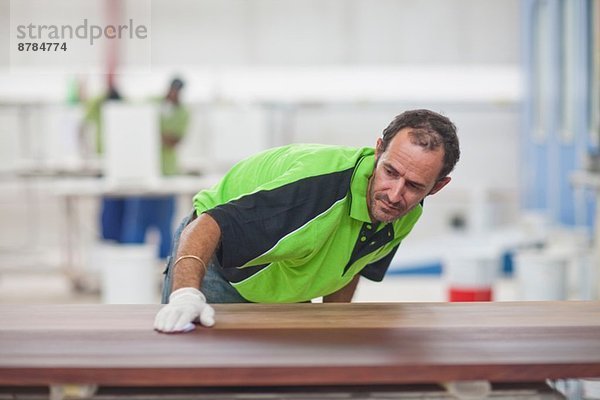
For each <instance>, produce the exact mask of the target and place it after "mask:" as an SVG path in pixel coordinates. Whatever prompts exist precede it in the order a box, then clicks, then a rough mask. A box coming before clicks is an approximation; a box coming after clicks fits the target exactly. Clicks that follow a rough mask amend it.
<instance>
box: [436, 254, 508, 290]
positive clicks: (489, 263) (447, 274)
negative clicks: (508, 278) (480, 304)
mask: <svg viewBox="0 0 600 400" xmlns="http://www.w3.org/2000/svg"><path fill="white" fill-rule="evenodd" d="M443 269H444V279H445V280H446V284H447V285H448V300H450V301H491V300H492V287H493V285H494V283H495V281H496V278H497V276H498V272H499V270H500V254H499V252H498V251H496V250H495V249H493V248H490V247H487V246H475V245H474V246H472V247H471V246H469V247H458V248H456V249H455V250H453V251H451V252H449V254H447V255H446V256H445V257H444V259H443Z"/></svg>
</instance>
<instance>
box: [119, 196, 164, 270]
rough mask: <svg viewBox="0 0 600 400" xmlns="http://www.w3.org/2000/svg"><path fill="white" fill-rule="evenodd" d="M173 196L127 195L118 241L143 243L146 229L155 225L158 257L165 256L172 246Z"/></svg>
mask: <svg viewBox="0 0 600 400" xmlns="http://www.w3.org/2000/svg"><path fill="white" fill-rule="evenodd" d="M175 201H176V199H175V196H158V197H128V198H126V199H125V200H123V202H124V204H125V209H124V213H123V216H122V221H123V222H122V224H123V226H122V228H121V237H120V243H144V241H145V238H146V231H147V230H148V229H149V228H151V227H155V228H157V229H158V232H159V233H160V245H159V247H158V257H159V258H167V257H168V256H169V252H170V250H171V248H172V247H173V246H172V242H171V240H172V238H173V231H172V228H171V224H172V221H173V215H174V214H175Z"/></svg>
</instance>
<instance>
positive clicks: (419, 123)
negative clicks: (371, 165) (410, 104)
mask: <svg viewBox="0 0 600 400" xmlns="http://www.w3.org/2000/svg"><path fill="white" fill-rule="evenodd" d="M404 128H412V131H411V132H410V135H411V138H412V140H413V142H414V143H417V144H418V145H419V146H422V147H424V148H427V149H429V150H435V149H437V148H438V147H440V146H442V145H443V146H444V165H443V166H442V170H441V171H440V175H439V176H438V179H441V178H443V177H445V176H447V175H448V174H449V173H450V172H451V171H452V170H453V169H454V166H455V165H456V163H457V162H458V159H459V158H460V146H459V143H458V136H456V126H455V125H454V124H453V123H452V121H450V119H448V118H447V117H445V116H443V115H441V114H438V113H436V112H433V111H430V110H409V111H405V112H403V113H402V114H400V115H397V116H396V117H395V118H394V120H393V121H392V122H391V123H390V124H389V125H388V126H387V128H385V129H384V130H383V137H382V142H383V143H382V146H381V148H380V149H379V151H381V152H384V151H385V150H386V149H387V147H388V145H389V144H390V142H391V141H392V139H393V138H394V136H396V134H397V133H398V132H399V131H401V130H402V129H404Z"/></svg>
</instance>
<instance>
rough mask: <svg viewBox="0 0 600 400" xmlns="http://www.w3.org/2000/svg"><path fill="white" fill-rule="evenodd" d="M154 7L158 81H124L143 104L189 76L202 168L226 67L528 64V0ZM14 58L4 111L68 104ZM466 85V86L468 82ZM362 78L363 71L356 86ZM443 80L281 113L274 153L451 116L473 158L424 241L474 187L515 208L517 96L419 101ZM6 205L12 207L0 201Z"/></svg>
mask: <svg viewBox="0 0 600 400" xmlns="http://www.w3.org/2000/svg"><path fill="white" fill-rule="evenodd" d="M17 1H18V0H17ZM78 4H79V5H81V4H84V3H78ZM128 5H129V6H135V1H133V0H130V1H128ZM151 5H152V26H151V29H152V69H153V74H150V75H143V76H142V75H122V76H119V77H118V78H119V81H120V82H121V84H122V88H123V92H124V94H125V96H126V97H128V98H138V99H139V98H141V97H144V96H146V95H149V94H152V95H157V94H162V92H163V91H164V89H165V86H166V83H167V78H168V77H169V75H170V74H171V73H173V72H182V73H183V75H184V76H186V77H189V78H190V79H189V80H188V86H187V87H186V89H185V96H186V100H188V102H191V103H192V104H191V108H192V110H193V115H192V126H191V129H190V134H189V137H188V138H187V139H186V145H187V146H186V148H185V150H184V151H183V153H184V154H183V156H184V157H183V158H184V160H188V161H190V160H191V161H192V162H193V161H194V157H195V156H197V155H201V156H202V155H205V154H206V149H207V148H210V145H211V141H210V138H207V135H210V134H218V132H211V129H213V127H214V124H212V122H211V110H210V108H211V107H212V106H214V105H215V104H218V105H219V106H225V107H227V106H230V105H231V102H232V99H231V98H227V97H226V96H225V97H223V93H222V92H220V90H221V89H223V87H224V86H223V84H224V83H223V81H221V77H222V76H225V75H224V74H225V73H226V72H227V70H228V69H232V68H233V69H236V71H237V72H238V73H240V72H241V74H242V75H243V73H244V71H250V70H256V69H257V68H258V69H260V68H266V69H268V68H270V67H278V68H280V69H281V70H282V71H283V73H285V70H286V69H296V70H298V69H301V68H304V67H308V68H311V69H312V70H313V71H316V72H317V73H318V72H319V70H321V71H324V70H325V69H327V68H329V67H333V68H340V69H344V68H346V69H347V70H348V71H360V69H361V68H363V67H364V68H372V69H373V70H374V71H376V70H377V69H385V68H389V69H392V70H394V69H398V68H400V69H402V68H405V67H406V68H409V69H410V68H412V69H413V70H415V71H419V70H424V69H426V68H435V67H440V66H445V65H451V66H453V68H454V69H455V70H456V69H458V70H460V69H462V68H465V69H468V68H470V67H473V66H481V65H484V66H487V67H490V68H492V69H493V68H494V67H495V66H508V68H513V69H517V68H518V63H519V35H520V30H519V20H520V15H519V1H518V0H503V1H497V0H378V1H373V0H153V1H152V2H151ZM56 12H57V13H59V12H61V11H60V10H56ZM9 15H10V13H9V0H0V48H5V49H7V48H8V46H9V22H10V21H9ZM8 54H9V53H8V51H4V52H0V103H2V101H3V100H4V101H8V102H10V101H11V100H14V99H16V100H18V102H39V101H44V102H51V103H52V102H62V101H63V99H64V98H65V94H66V88H67V76H59V75H55V76H44V75H31V76H25V79H21V78H23V76H21V78H18V77H17V76H15V75H11V74H9V73H8V72H7V67H8ZM99 67H102V66H99ZM125 67H126V66H125ZM363 72H364V70H363ZM352 76H353V75H352V74H351V73H349V74H348V79H350V80H352ZM464 76H466V77H467V79H468V77H469V76H470V75H469V74H464ZM489 76H490V79H489V80H488V81H486V82H484V83H483V84H481V85H479V86H478V87H479V88H480V89H481V91H482V92H485V91H486V89H488V88H492V87H493V86H494V85H496V89H497V86H498V85H497V83H496V82H495V80H496V79H495V77H496V75H494V74H491V75H489ZM361 77H364V73H363V74H362V75H360V74H357V75H356V76H355V79H362V78H361ZM436 77H437V78H436V79H435V80H433V81H431V82H430V83H429V84H428V85H425V84H424V85H423V90H420V88H419V87H416V88H415V87H414V85H413V86H410V87H409V86H407V85H399V86H398V87H397V91H398V93H399V94H401V96H397V98H396V100H392V101H390V98H386V101H384V102H382V103H379V104H378V103H377V101H376V100H377V99H376V97H377V96H376V95H377V94H378V93H379V94H381V93H380V92H379V91H375V95H372V94H370V95H369V98H368V99H367V100H366V101H361V100H360V99H353V100H352V101H350V102H348V103H346V104H339V102H338V103H337V104H332V103H328V102H325V103H320V104H319V103H318V102H314V103H313V102H312V100H310V98H309V97H310V96H309V97H307V98H308V100H307V98H304V100H303V101H302V102H301V104H295V105H291V106H290V104H283V107H282V108H280V109H277V110H276V111H275V112H274V113H273V114H272V115H271V116H273V120H269V121H267V123H268V124H272V125H270V126H271V127H272V128H273V129H272V131H270V133H269V135H271V136H270V139H271V140H273V143H274V144H283V143H286V142H289V141H295V142H321V143H337V144H348V145H357V146H367V145H372V144H373V143H374V140H375V138H376V137H377V136H378V135H379V134H380V133H381V131H382V129H383V128H384V127H385V126H386V125H387V124H388V123H389V122H390V120H391V119H392V118H393V117H394V116H395V115H396V114H398V113H399V112H401V111H403V110H404V109H407V108H412V107H414V106H419V107H428V108H432V109H434V110H437V111H442V112H444V113H445V114H446V115H448V116H449V117H450V118H451V119H453V120H454V121H455V122H456V124H457V125H458V127H459V135H460V139H461V143H462V149H463V154H462V160H461V162H460V164H459V166H458V168H457V170H456V172H455V174H454V182H452V184H451V186H449V187H448V188H447V189H445V190H444V191H443V192H442V193H440V194H439V195H436V196H435V197H432V198H431V200H430V201H429V202H428V212H427V213H426V214H425V215H424V218H423V220H422V221H421V223H420V224H419V227H418V230H416V231H415V235H416V236H427V234H428V232H431V231H440V230H444V229H446V228H447V219H448V216H449V215H452V214H453V213H457V212H458V213H460V212H468V203H467V201H468V196H469V194H468V193H467V190H466V189H468V188H469V187H471V186H486V185H487V186H493V187H494V188H495V189H497V191H498V192H501V193H507V194H508V195H509V196H512V197H514V198H515V200H516V197H515V196H513V195H514V191H516V190H517V180H518V158H517V156H518V151H517V150H518V148H517V146H518V140H517V139H518V128H519V118H520V117H519V109H518V108H517V101H518V94H517V95H516V96H513V97H512V98H511V99H510V101H509V102H508V103H506V102H503V101H502V99H500V100H498V101H496V102H495V101H494V100H492V99H489V98H488V99H487V100H486V101H483V102H481V101H475V102H473V101H465V99H462V100H460V101H452V99H449V98H447V97H446V98H445V99H444V101H442V102H440V101H435V100H433V99H434V97H435V96H430V97H427V96H425V97H423V96H421V95H422V94H423V92H428V93H433V92H435V90H434V89H435V87H433V86H435V85H437V84H438V82H440V80H442V81H443V79H444V76H443V75H436ZM453 77H454V75H448V78H447V79H448V80H450V82H449V83H451V84H454V85H455V87H458V86H460V85H458V83H457V82H455V80H454V78H453ZM87 78H88V83H89V85H88V92H89V93H88V94H89V95H95V94H98V93H99V90H100V88H101V83H102V77H98V76H95V77H94V76H89V77H87ZM371 79H372V81H371ZM408 79H410V76H409V77H408ZM321 82H324V83H322V85H323V86H322V87H320V88H319V89H320V91H317V92H320V93H326V92H327V91H330V92H332V93H326V94H327V96H326V97H327V98H336V99H338V100H339V99H340V98H342V99H343V98H344V97H345V96H343V93H344V92H343V90H344V85H341V86H340V85H338V86H335V87H333V86H328V85H327V83H328V82H327V80H326V79H325V80H323V79H322V80H321ZM371 82H372V83H373V85H375V84H377V85H383V86H385V85H386V84H387V81H385V80H383V81H382V80H381V77H380V76H379V75H378V74H377V73H374V74H373V76H370V78H369V81H368V82H365V86H368V87H372V85H371ZM511 82H514V81H511ZM467 83H468V82H467ZM488 83H489V85H488ZM285 85H286V82H285V80H282V83H281V90H280V91H281V92H282V93H285V92H286V86H285ZM318 85H321V83H318ZM234 86H235V85H234ZM426 86H427V87H426ZM432 87H433V89H432ZM229 89H231V88H229ZM234 89H235V87H234ZM392 89H394V88H392ZM252 90H254V91H255V92H254V93H249V94H248V98H260V97H261V95H262V94H264V93H258V92H260V90H261V87H256V88H254V89H252ZM452 90H454V92H452V93H456V96H457V98H458V97H460V95H461V94H463V92H462V91H461V90H460V88H459V89H456V88H454V89H452ZM490 90H492V89H490ZM340 93H342V95H340ZM398 98H401V101H399V100H398ZM411 98H414V99H415V101H411ZM438 100H439V98H438ZM386 102H387V103H386ZM241 106H243V107H245V106H247V104H241ZM14 200H15V199H14V198H11V199H10V203H11V204H10V207H8V205H7V206H6V208H4V205H3V208H2V212H1V214H2V216H3V217H4V216H6V217H10V216H18V215H21V216H23V215H27V213H28V212H29V209H26V208H24V207H22V206H23V204H18V203H14V202H13V201H14ZM0 204H6V203H5V202H3V200H2V199H0ZM512 204H514V203H512ZM18 207H21V208H23V209H22V212H21V213H19V212H13V211H15V210H16V208H18ZM27 207H33V206H31V205H28V206H27ZM88 208H89V207H88ZM8 210H10V211H8ZM36 210H37V211H36V212H37V213H38V214H41V215H42V216H43V217H44V218H47V219H48V220H44V226H45V230H44V232H43V233H42V234H41V235H40V241H41V242H42V243H41V244H42V245H44V244H52V245H55V244H56V241H57V239H56V238H55V235H54V233H55V232H56V227H57V226H58V227H59V226H60V224H61V218H62V217H61V216H60V214H59V213H57V212H52V211H50V212H49V211H48V210H59V208H58V205H57V204H56V202H54V201H53V200H52V199H48V198H44V199H43V201H40V202H39V204H37V208H36ZM90 214H91V213H86V214H85V215H86V216H88V218H87V222H88V223H93V222H94V221H93V220H94V219H95V215H94V216H92V217H89V215H90ZM17 220H18V218H17ZM11 224H12V222H7V223H3V226H5V227H10V226H11ZM91 229H92V228H90V230H91ZM47 233H48V234H47ZM51 234H52V235H51ZM23 235H25V233H23ZM17 236H19V237H17ZM4 237H7V235H4V234H3V232H0V238H4ZM50 237H52V239H50ZM25 239H26V237H24V236H21V235H13V236H12V237H11V241H10V242H11V243H12V242H15V243H23V242H24V240H25ZM0 244H1V243H0ZM38 244H39V243H38ZM0 247H1V246H0Z"/></svg>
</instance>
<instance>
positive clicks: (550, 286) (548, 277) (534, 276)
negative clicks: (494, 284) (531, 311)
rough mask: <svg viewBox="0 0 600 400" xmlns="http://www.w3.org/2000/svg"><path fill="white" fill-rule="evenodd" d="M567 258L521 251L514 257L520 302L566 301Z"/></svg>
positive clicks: (550, 253)
mask: <svg viewBox="0 0 600 400" xmlns="http://www.w3.org/2000/svg"><path fill="white" fill-rule="evenodd" d="M567 265H568V256H567V255H566V254H564V253H561V252H550V251H548V250H543V249H542V250H522V251H519V252H518V253H517V254H516V255H515V275H516V278H517V293H518V296H519V299H520V300H566V299H567Z"/></svg>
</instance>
